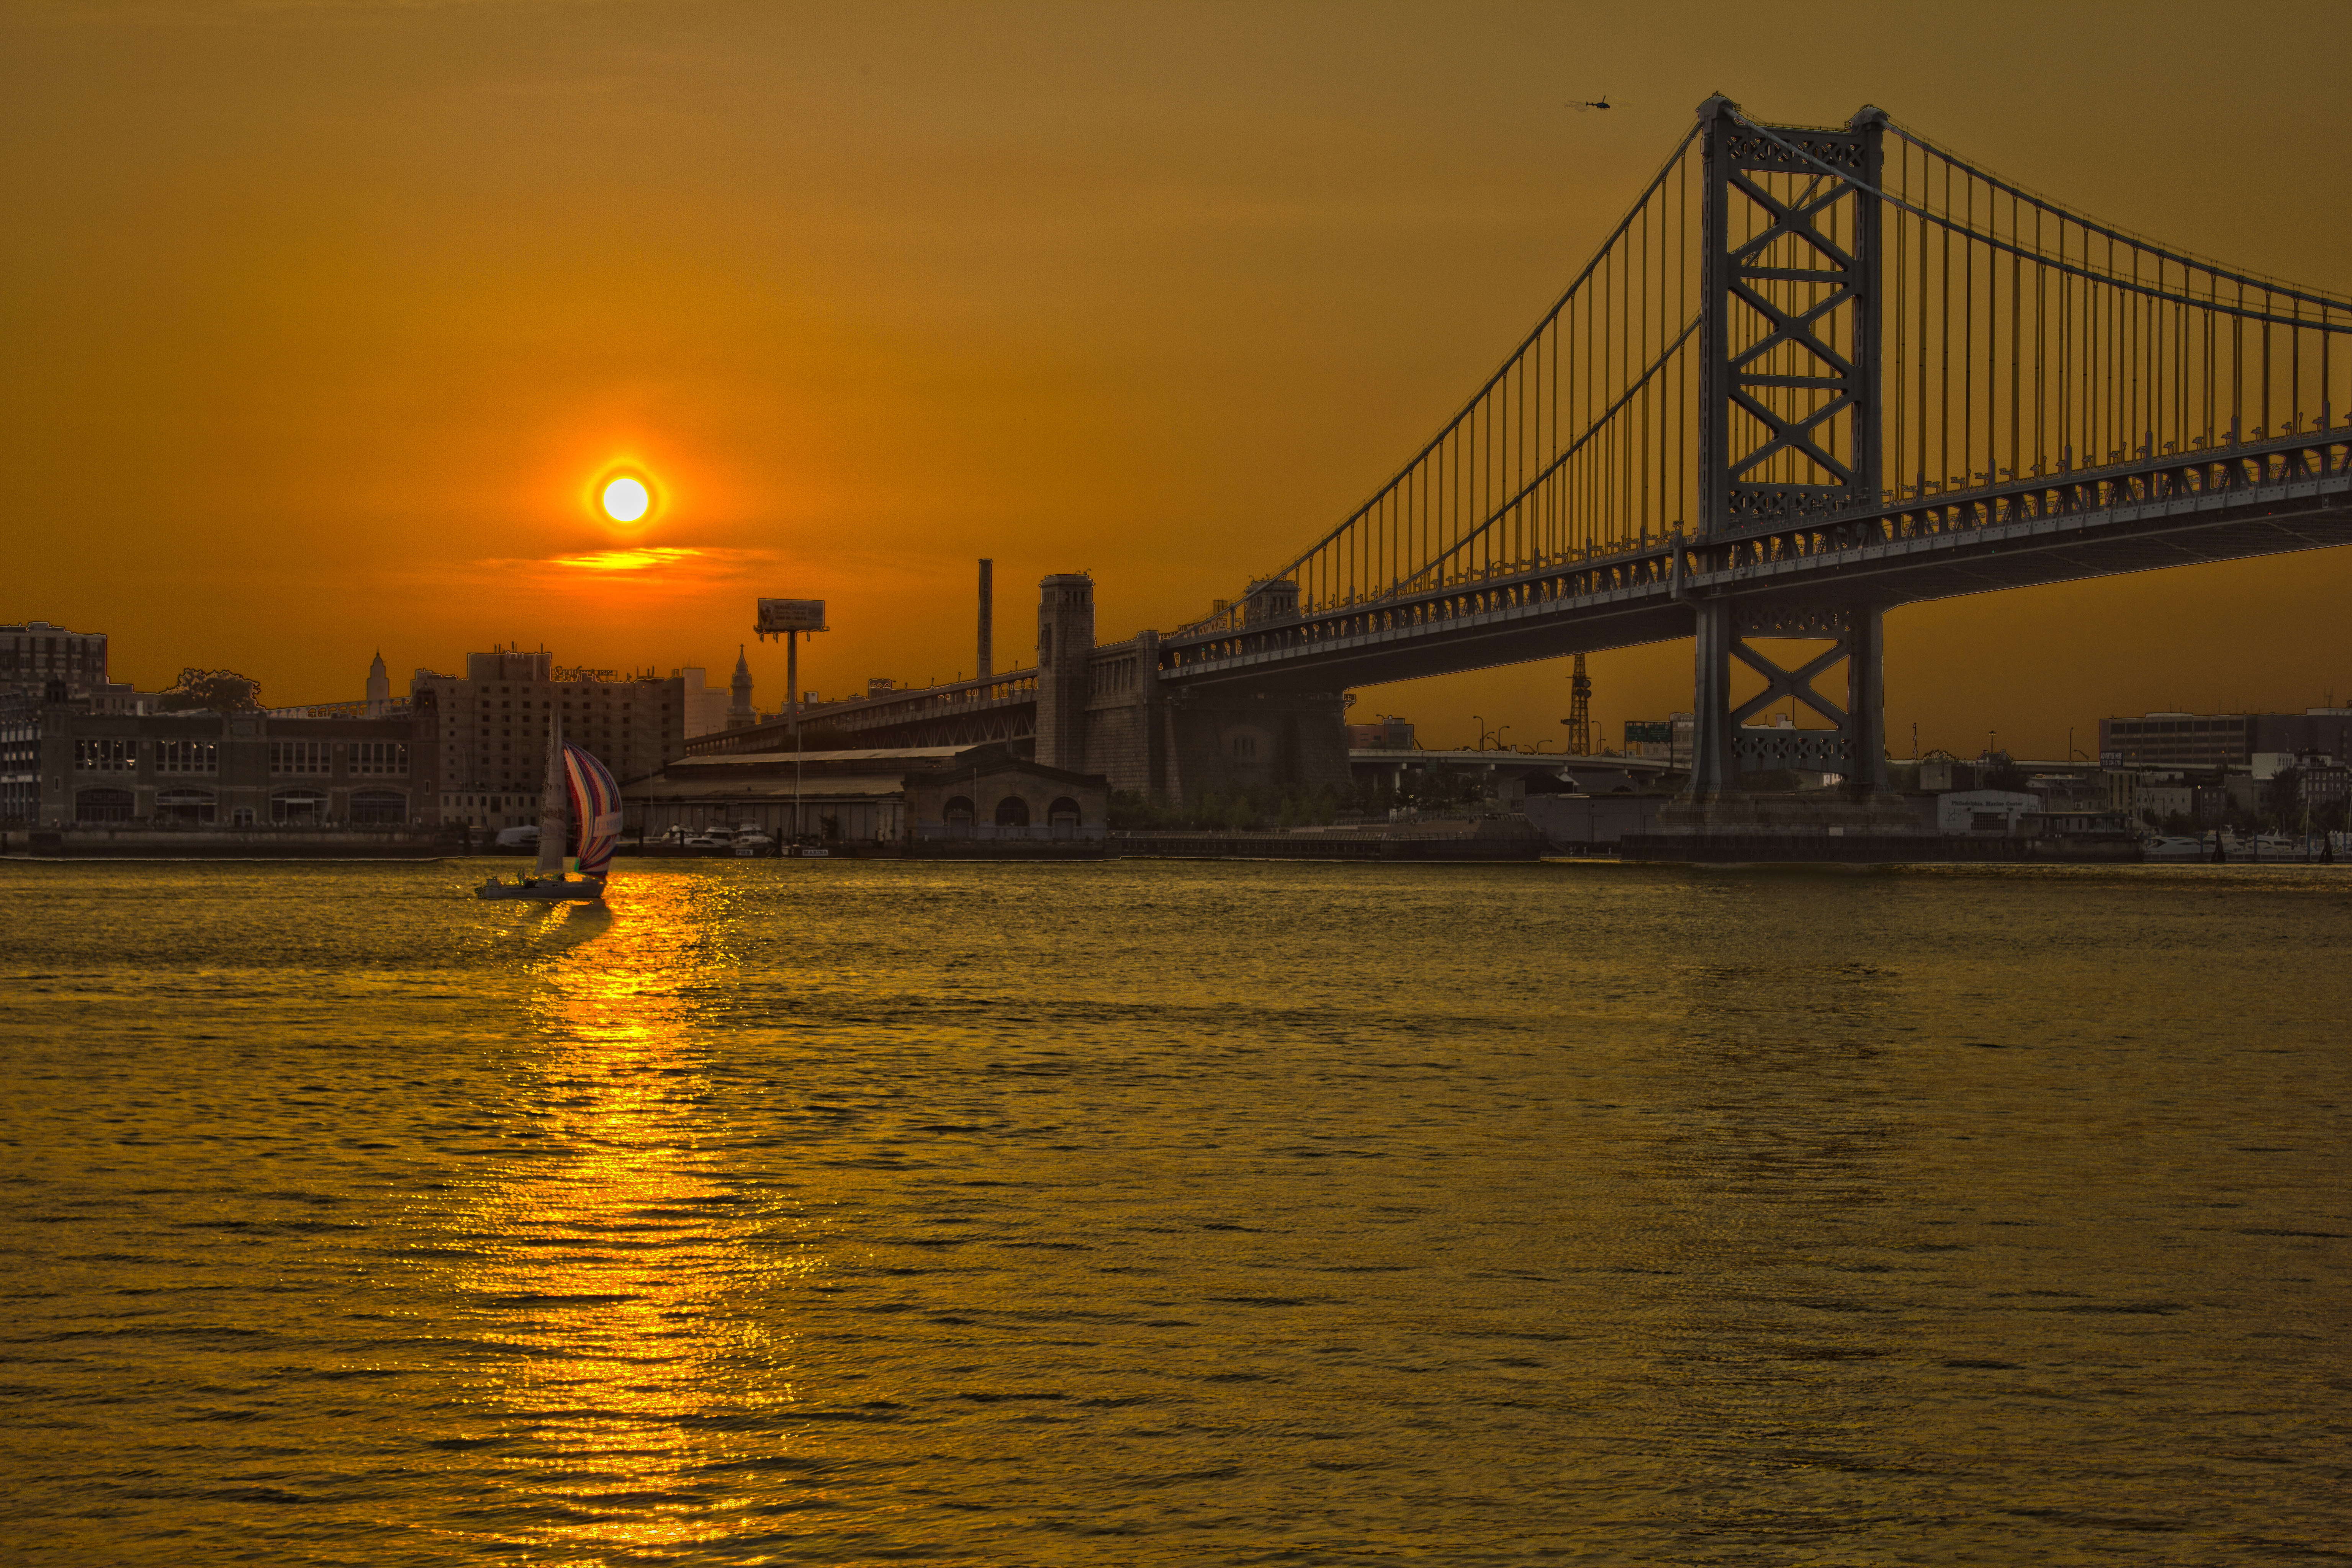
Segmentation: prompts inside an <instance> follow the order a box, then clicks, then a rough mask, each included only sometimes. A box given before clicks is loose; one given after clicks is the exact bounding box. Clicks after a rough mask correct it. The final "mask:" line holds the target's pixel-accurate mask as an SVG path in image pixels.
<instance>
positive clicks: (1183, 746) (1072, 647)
mask: <svg viewBox="0 0 2352 1568" xmlns="http://www.w3.org/2000/svg"><path fill="white" fill-rule="evenodd" d="M1346 710H1347V696H1346V694H1345V693H1343V692H1339V691H1300V690H1297V689H1294V688H1289V687H1275V686H1266V687H1264V688H1260V687H1254V686H1250V685H1244V684H1221V685H1215V686H1211V687H1204V688H1188V687H1186V686H1185V685H1181V684H1179V683H1176V682H1172V681H1170V680H1168V679H1167V678H1165V677H1164V676H1163V675H1162V674H1161V673H1160V634H1159V633H1158V632H1143V633H1141V634H1140V635H1139V636H1137V637H1135V638H1134V639H1132V640H1130V641H1129V642H1125V643H1111V644H1108V645H1107V646H1100V647H1097V645H1096V643H1095V607H1094V579H1093V578H1092V577H1090V576H1088V575H1087V574H1086V573H1084V572H1074V573H1057V574H1055V575H1054V576H1052V577H1048V578H1046V579H1045V580H1043V581H1042V582H1040V583H1039V584H1038V590H1037V750H1036V758H1037V760H1038V761H1039V762H1040V763H1042V764H1044V765H1045V767H1048V768H1067V769H1069V770H1070V771H1072V772H1077V773H1098V774H1101V775H1102V776H1103V777H1105V778H1106V779H1108V780H1109V781H1110V787H1111V788H1112V789H1122V790H1131V791H1133V792H1134V793H1136V794H1139V795H1142V796H1144V797H1145V798H1147V799H1149V800H1152V801H1153V802H1155V803H1156V804H1160V805H1168V806H1192V805H1197V804H1199V803H1200V802H1201V801H1202V800H1204V799H1206V798H1208V797H1209V796H1212V795H1214V796H1217V797H1220V798H1223V799H1231V798H1232V797H1234V796H1235V795H1240V794H1244V793H1255V794H1259V795H1268V794H1271V795H1284V794H1287V795H1292V796H1295V797H1297V798H1300V799H1304V798H1306V797H1307V796H1310V795H1313V794H1315V793H1316V792H1317V791H1318V790H1320V789H1346V788H1347V787H1348V786H1349V782H1350V775H1349V770H1348V732H1347V726H1346V722H1345V714H1346Z"/></svg>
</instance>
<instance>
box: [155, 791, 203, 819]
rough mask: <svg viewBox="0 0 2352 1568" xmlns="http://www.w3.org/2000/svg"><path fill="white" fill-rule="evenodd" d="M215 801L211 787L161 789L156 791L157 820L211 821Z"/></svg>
mask: <svg viewBox="0 0 2352 1568" xmlns="http://www.w3.org/2000/svg"><path fill="white" fill-rule="evenodd" d="M214 810H215V801H214V799H213V792H212V791H211V790H209V789H186V788H181V789H159V790H157V791H156V792H155V820H156V821H159V822H186V823H190V824H197V823H205V822H210V821H212V820H213V816H214Z"/></svg>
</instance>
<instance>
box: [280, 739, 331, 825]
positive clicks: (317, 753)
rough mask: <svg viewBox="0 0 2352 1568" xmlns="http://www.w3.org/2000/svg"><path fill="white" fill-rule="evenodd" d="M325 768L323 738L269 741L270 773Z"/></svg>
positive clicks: (326, 756)
mask: <svg viewBox="0 0 2352 1568" xmlns="http://www.w3.org/2000/svg"><path fill="white" fill-rule="evenodd" d="M327 769H328V752H327V743H326V742H325V741H323V740H273V741H271V742H270V743H269V771H270V772H272V773H324V772H326V771H327ZM281 820H282V819H281Z"/></svg>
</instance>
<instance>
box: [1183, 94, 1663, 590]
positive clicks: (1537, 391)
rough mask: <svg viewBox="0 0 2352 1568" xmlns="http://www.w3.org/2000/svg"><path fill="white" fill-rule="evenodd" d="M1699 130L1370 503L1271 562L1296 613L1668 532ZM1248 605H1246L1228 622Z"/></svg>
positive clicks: (1567, 556)
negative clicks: (1293, 585)
mask: <svg viewBox="0 0 2352 1568" xmlns="http://www.w3.org/2000/svg"><path fill="white" fill-rule="evenodd" d="M1696 141H1697V132H1696V129H1694V131H1692V132H1691V133H1690V134H1688V135H1685V137H1684V138H1683V141H1682V142H1681V144H1680V145H1678V146H1677V147H1676V148H1675V151H1674V152H1673V154H1672V155H1671V156H1669V157H1668V158H1667V160H1666V161H1665V163H1664V165H1663V166H1662V167H1661V168H1660V169H1659V171H1658V172H1657V174H1656V175H1655V176H1654V178H1653V179H1652V180H1651V181H1650V183H1649V184H1648V186H1647V187H1646V188H1644V189H1643V192H1642V193H1641V195H1640V197H1639V198H1638V199H1636V200H1635V202H1634V203H1633V206H1632V207H1631V208H1630V209H1629V210H1628V211H1627V213H1626V214H1625V215H1624V217H1623V218H1622V220H1620V221H1619V223H1618V224H1617V225H1616V227H1615V228H1613V229H1612V230H1611V231H1610V233H1609V235H1608V237H1607V238H1606V239H1604V240H1603V241H1602V243H1601V247H1600V249H1599V251H1598V252H1597V253H1596V254H1595V255H1594V256H1593V257H1592V259H1591V261H1589V262H1588V263H1586V264H1585V267H1584V268H1583V270H1581V271H1580V272H1579V273H1578V274H1577V275H1576V277H1575V279H1574V280H1573V281H1572V282H1570V285H1569V286H1568V288H1567V290H1566V291H1565V292H1564V293H1563V294H1562V295H1561V296H1560V297H1559V300H1558V301H1557V302H1555V303H1554V304H1553V306H1552V308H1550V309H1549V311H1547V312H1546V313H1545V315H1544V317H1543V319H1541V320H1540V321H1538V323H1537V324H1536V327H1535V329H1534V330H1532V331H1530V332H1529V333H1528V335H1527V337H1526V338H1525V339H1524V340H1522V341H1521V342H1520V343H1519V345H1518V347H1517V349H1516V350H1514V351H1513V352H1512V353H1511V355H1510V357H1509V358H1508V359H1507V360H1505V361H1503V364H1502V366H1501V368H1500V369H1498V370H1496V371H1495V373H1494V374H1493V375H1491V376H1489V377H1488V378H1487V379H1486V382H1485V383H1484V384H1483V385H1481V386H1480V387H1479V388H1478V390H1477V392H1475V393H1474V394H1472V396H1471V398H1470V400H1469V402H1466V403H1465V404H1464V405H1463V407H1462V409H1461V410H1460V412H1458V413H1456V414H1455V415H1454V418H1453V419H1452V420H1450V421H1448V422H1447V423H1446V424H1445V426H1444V428H1443V429H1441V430H1440V431H1439V432H1438V433H1437V434H1436V435H1434V436H1433V437H1432V438H1431V439H1430V441H1429V442H1428V443H1427V444H1425V445H1423V447H1422V449H1421V450H1420V451H1419V452H1416V453H1415V454H1414V455H1412V459H1411V460H1410V461H1408V462H1407V463H1406V464H1405V465H1404V466H1403V467H1402V469H1400V470H1398V472H1397V473H1396V474H1395V475H1394V476H1392V477H1391V479H1390V480H1389V482H1388V483H1387V484H1385V485H1383V486H1381V488H1380V489H1379V490H1378V491H1377V492H1375V493H1374V494H1373V496H1372V497H1371V498H1370V499H1369V500H1367V501H1366V502H1365V503H1364V504H1363V505H1362V506H1360V507H1357V508H1356V510H1355V511H1353V512H1352V513H1350V514H1349V516H1348V517H1346V518H1345V519H1344V520H1343V521H1341V522H1340V523H1339V526H1338V527H1336V528H1332V529H1331V530H1330V531H1329V532H1328V533H1327V534H1325V535H1324V536H1323V537H1322V538H1320V539H1318V540H1317V541H1316V542H1315V543H1314V544H1312V545H1310V546H1309V547H1308V548H1307V549H1305V550H1303V551H1301V552H1300V553H1299V554H1298V555H1297V556H1296V557H1294V558H1293V559H1290V560H1289V561H1286V562H1285V563H1284V564H1283V566H1282V567H1281V568H1280V569H1278V570H1276V571H1274V572H1272V573H1270V574H1268V580H1280V579H1287V580H1293V581H1296V582H1297V585H1298V604H1297V607H1298V609H1299V610H1300V611H1301V612H1315V611H1321V610H1328V609H1333V608H1338V607H1340V606H1344V605H1348V604H1354V603H1362V602H1366V601H1370V600H1373V599H1377V598H1382V597H1387V596H1390V595H1392V594H1394V593H1396V592H1398V591H1402V590H1403V589H1405V588H1407V587H1425V586H1433V585H1436V584H1439V583H1443V582H1448V581H1458V580H1465V579H1471V578H1480V577H1486V576H1490V575H1493V574H1494V573H1496V572H1498V571H1509V570H1528V569H1530V568H1532V567H1535V566H1537V565H1539V564H1541V563H1545V562H1552V561H1559V560H1562V559H1574V558H1576V557H1578V556H1580V555H1586V554H1592V553H1596V552H1600V551H1604V550H1606V549H1610V548H1612V547H1613V546H1616V545H1619V544H1621V543H1622V542H1623V541H1625V540H1626V539H1628V538H1651V539H1655V538H1663V537H1664V534H1665V533H1666V531H1667V530H1668V528H1670V527H1671V526H1672V525H1673V523H1674V521H1675V519H1678V518H1680V517H1684V516H1685V515H1686V514H1687V512H1688V510H1689V508H1690V507H1691V506H1692V504H1693V495H1692V489H1691V476H1692V473H1693V468H1692V457H1693V454H1692V451H1691V443H1692V441H1693V432H1694V424H1693V422H1694V420H1695V418H1696V410H1697V389H1698V380H1697V375H1696V363H1695V360H1694V351H1695V349H1696V327H1697V323H1698V319H1699V317H1698V311H1699V291H1698V283H1699V275H1698V270H1697V265H1696V263H1697V258H1698V256H1699V246H1698V225H1699V205H1698V204H1699V200H1700V195H1701V192H1700V189H1699V186H1700V182H1699V181H1698V179H1697V178H1696V170H1695V169H1694V168H1693V167H1692V165H1693V164H1694V163H1695V162H1696V155H1695V145H1696ZM1247 614H1248V604H1247V601H1246V600H1244V601H1243V602H1242V603H1241V604H1238V605H1236V606H1235V607H1234V609H1233V610H1232V611H1229V612H1227V617H1226V618H1227V619H1230V620H1235V621H1238V620H1242V619H1245V618H1246V616H1247ZM1213 624H1215V622H1203V623H1202V629H1206V628H1208V627H1210V626H1212V625H1213Z"/></svg>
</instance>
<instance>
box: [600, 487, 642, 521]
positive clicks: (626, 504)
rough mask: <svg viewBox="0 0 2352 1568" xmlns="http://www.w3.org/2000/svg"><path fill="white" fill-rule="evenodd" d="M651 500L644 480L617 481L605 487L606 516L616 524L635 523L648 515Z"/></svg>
mask: <svg viewBox="0 0 2352 1568" xmlns="http://www.w3.org/2000/svg"><path fill="white" fill-rule="evenodd" d="M650 500H651V497H648V496H647V495H646V486H645V484H644V482H643V481H642V480H637V479H626V478H624V479H615V480H614V481H613V482H612V483H611V484H609V485H607V486H604V515H605V516H606V517H611V518H612V519H613V520H614V522H616V523H634V522H635V521H636V520H637V519H638V518H639V517H644V516H645V515H646V506H647V504H648V503H649V502H650Z"/></svg>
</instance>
